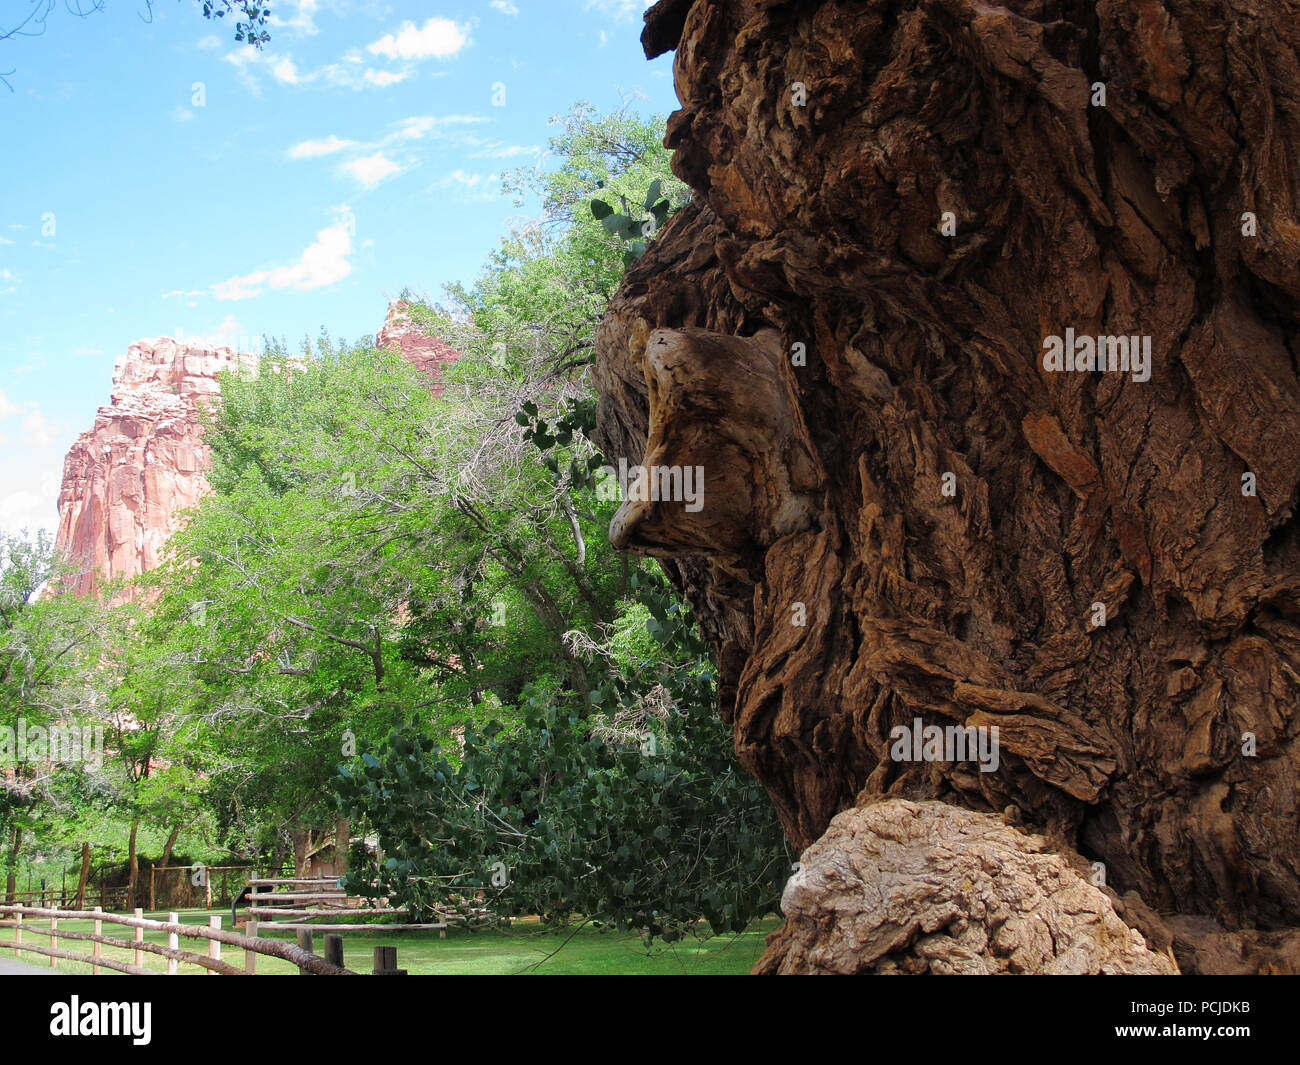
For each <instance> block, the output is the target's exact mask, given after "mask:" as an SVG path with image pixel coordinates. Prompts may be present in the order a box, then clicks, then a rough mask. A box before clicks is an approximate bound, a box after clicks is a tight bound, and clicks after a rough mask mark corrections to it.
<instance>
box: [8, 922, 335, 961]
mask: <svg viewBox="0 0 1300 1065" xmlns="http://www.w3.org/2000/svg"><path fill="white" fill-rule="evenodd" d="M6 915H7V916H6ZM31 918H45V920H46V921H47V922H48V925H49V927H48V928H45V929H42V928H37V927H35V926H33V925H32V924H31V923H30V919H31ZM168 918H169V919H168V920H166V921H154V920H150V919H148V918H146V917H143V916H141V911H140V910H138V909H137V910H136V911H135V915H134V916H132V917H127V916H125V915H123V914H116V913H105V912H103V911H102V910H100V909H95V910H58V909H42V908H38V907H34V906H15V905H0V928H12V929H13V930H14V938H13V939H12V940H10V941H4V940H0V947H3V948H8V949H10V950H12V951H14V954H15V956H18V955H19V954H20V953H22V952H29V953H32V954H40V955H42V956H44V957H48V958H49V959H50V967H51V968H54V967H55V965H56V964H57V960H58V959H59V958H64V959H66V960H69V961H79V962H84V963H86V964H88V965H91V966H92V967H94V969H93V971H98V967H100V966H103V967H104V968H107V969H113V970H116V971H117V972H122V973H131V974H140V975H142V974H147V973H150V972H152V970H149V969H146V968H144V967H143V966H142V965H141V964H140V963H141V962H142V961H143V958H142V954H144V953H149V954H157V955H161V956H162V957H164V958H166V959H167V960H168V965H167V972H168V973H169V974H175V973H176V972H177V966H178V964H179V963H181V962H184V963H186V964H189V965H197V966H199V967H201V968H204V969H206V970H208V972H209V973H213V974H217V975H222V976H234V975H241V974H243V973H245V972H248V973H252V972H256V965H257V955H259V954H264V955H267V956H269V957H273V958H280V959H282V960H283V961H287V962H289V963H291V964H293V965H296V966H297V967H298V971H299V972H300V973H310V974H313V975H316V976H353V975H355V974H354V973H352V972H351V970H349V969H345V968H343V967H342V966H340V965H334V964H331V963H330V962H328V961H326V960H325V959H324V958H320V957H317V956H316V955H315V954H312V953H311V952H310V951H307V950H304V949H303V948H301V947H299V946H298V945H297V944H295V943H284V942H281V941H280V940H278V939H264V938H261V937H259V936H256V935H243V934H241V933H239V932H230V931H226V930H223V929H222V928H221V918H220V917H210V918H209V919H208V926H207V927H204V926H203V925H190V924H181V923H180V921H179V920H178V918H177V915H176V914H174V913H172V914H169V915H168ZM60 920H63V921H92V922H94V926H95V931H94V932H74V931H72V930H70V929H67V928H63V929H60V928H59V921H60ZM105 921H107V922H108V923H109V924H118V925H124V926H126V927H128V928H133V929H135V938H134V939H131V940H126V939H118V938H116V937H114V936H106V935H103V934H102V932H101V931H100V929H101V927H102V924H103V922H105ZM256 927H257V926H256V924H255V923H254V924H253V926H252V931H254V932H255V931H256ZM146 931H150V932H164V933H166V934H167V937H168V945H167V946H165V947H164V946H161V945H160V944H157V943H148V942H146V941H145V939H144V933H145V932H146ZM24 932H27V933H28V934H30V935H39V936H48V937H49V941H50V945H49V946H48V947H43V946H37V945H36V944H34V943H27V942H24V941H23V933H24ZM180 937H185V938H187V939H205V940H207V941H208V953H207V954H206V955H203V954H197V953H195V952H193V951H188V950H182V949H181V948H180V945H179V940H180ZM60 939H71V940H81V941H89V942H92V943H94V944H95V947H94V953H93V954H91V955H86V954H77V953H75V952H72V951H68V950H63V949H60V948H59V947H58V945H57V944H58V941H59V940H60ZM223 943H224V944H228V945H230V946H232V947H240V948H242V949H243V951H244V968H243V969H240V968H238V967H236V966H234V965H231V964H229V963H228V962H224V961H222V960H221V948H220V944H223ZM101 946H109V947H117V948H119V949H122V950H131V951H134V952H135V961H134V964H129V963H127V962H121V961H117V960H115V959H112V958H105V957H104V956H103V954H102V952H101V951H100V947H101Z"/></svg>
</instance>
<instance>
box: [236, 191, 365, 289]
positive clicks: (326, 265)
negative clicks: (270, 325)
mask: <svg viewBox="0 0 1300 1065" xmlns="http://www.w3.org/2000/svg"><path fill="white" fill-rule="evenodd" d="M344 214H345V217H344V218H343V219H341V220H340V221H338V222H336V223H335V224H334V225H332V226H327V227H326V228H324V229H322V230H321V231H320V232H318V233H317V234H316V242H315V243H314V244H312V245H311V246H310V247H309V248H307V250H306V251H304V252H303V253H302V254H301V255H300V256H299V257H298V260H297V262H295V263H292V264H291V265H289V266H278V267H275V268H273V269H265V270H255V271H253V272H252V273H251V274H243V275H242V276H239V277H232V278H229V279H227V280H225V281H218V282H217V283H216V284H214V285H213V286H212V294H213V295H214V296H216V298H217V299H219V300H243V299H251V298H252V297H254V296H258V295H261V292H262V286H263V285H270V286H271V288H292V289H295V290H297V291H298V292H308V291H310V290H311V289H314V288H323V287H324V286H326V285H332V284H334V283H335V282H336V281H342V280H343V278H345V277H347V276H348V274H350V273H352V264H351V263H350V262H348V256H349V255H351V254H352V230H353V223H352V219H351V213H350V212H347V211H346V209H345V211H344Z"/></svg>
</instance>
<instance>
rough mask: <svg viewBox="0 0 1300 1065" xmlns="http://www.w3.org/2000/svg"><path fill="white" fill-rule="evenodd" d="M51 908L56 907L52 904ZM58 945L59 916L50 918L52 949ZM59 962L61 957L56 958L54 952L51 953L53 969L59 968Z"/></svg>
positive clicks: (51, 966)
mask: <svg viewBox="0 0 1300 1065" xmlns="http://www.w3.org/2000/svg"><path fill="white" fill-rule="evenodd" d="M50 909H54V907H53V906H51V907H50ZM58 946H59V919H58V918H57V917H51V918H50V950H56V949H57V948H58ZM58 964H59V959H58V958H56V957H55V956H54V955H53V954H51V955H50V968H51V969H54V968H57V967H58Z"/></svg>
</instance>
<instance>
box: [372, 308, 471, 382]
mask: <svg viewBox="0 0 1300 1065" xmlns="http://www.w3.org/2000/svg"><path fill="white" fill-rule="evenodd" d="M375 343H376V344H378V345H379V347H381V348H392V347H394V346H396V347H398V348H399V349H400V350H401V352H402V354H403V355H404V356H405V357H406V361H407V362H409V363H410V364H411V365H412V366H414V367H415V368H416V369H418V370H420V371H422V372H423V373H425V374H426V375H428V377H429V378H430V379H431V380H432V381H433V392H434V394H435V395H437V394H439V393H441V392H442V385H441V384H440V383H439V382H440V381H441V380H442V368H443V366H445V365H447V364H448V363H451V362H455V361H456V360H457V359H458V358H460V353H459V352H458V351H457V350H456V349H455V348H453V347H452V346H451V345H450V344H448V343H447V342H446V341H445V340H442V339H441V338H440V337H435V336H429V335H428V334H427V333H425V332H424V331H423V330H422V329H420V327H419V326H418V325H416V324H415V323H414V322H413V321H412V320H411V316H410V312H409V310H408V309H407V305H406V304H405V303H404V302H402V301H401V300H393V301H391V302H390V303H389V304H388V314H387V315H386V316H385V318H384V325H383V328H382V329H380V330H379V333H378V334H377V335H376V336H375Z"/></svg>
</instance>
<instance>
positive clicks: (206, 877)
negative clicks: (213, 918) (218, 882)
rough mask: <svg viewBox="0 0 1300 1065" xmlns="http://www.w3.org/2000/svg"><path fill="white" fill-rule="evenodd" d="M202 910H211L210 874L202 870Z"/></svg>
mask: <svg viewBox="0 0 1300 1065" xmlns="http://www.w3.org/2000/svg"><path fill="white" fill-rule="evenodd" d="M203 908H204V909H205V910H210V909H212V874H211V873H210V872H208V870H206V869H204V870H203Z"/></svg>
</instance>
